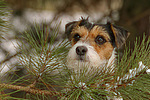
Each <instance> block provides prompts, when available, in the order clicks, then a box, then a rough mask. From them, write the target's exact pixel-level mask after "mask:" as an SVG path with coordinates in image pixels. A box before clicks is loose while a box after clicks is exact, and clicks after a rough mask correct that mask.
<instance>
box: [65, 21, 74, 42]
mask: <svg viewBox="0 0 150 100" xmlns="http://www.w3.org/2000/svg"><path fill="white" fill-rule="evenodd" d="M75 26H77V21H73V22H69V23H67V24H66V25H65V34H66V35H67V37H68V39H69V40H70V39H71V32H72V30H73V28H74V27H75Z"/></svg>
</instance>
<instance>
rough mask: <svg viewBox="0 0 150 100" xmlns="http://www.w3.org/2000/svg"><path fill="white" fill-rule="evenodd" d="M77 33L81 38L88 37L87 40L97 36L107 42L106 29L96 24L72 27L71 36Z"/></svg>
mask: <svg viewBox="0 0 150 100" xmlns="http://www.w3.org/2000/svg"><path fill="white" fill-rule="evenodd" d="M76 33H78V34H79V35H80V36H81V37H84V38H85V37H89V38H95V37H96V36H97V35H101V36H103V37H104V38H105V39H107V40H109V39H110V36H109V34H108V32H107V30H106V28H105V27H104V26H103V25H98V24H84V25H80V24H79V25H78V26H76V27H74V29H73V30H72V32H71V34H76Z"/></svg>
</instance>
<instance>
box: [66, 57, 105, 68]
mask: <svg viewBox="0 0 150 100" xmlns="http://www.w3.org/2000/svg"><path fill="white" fill-rule="evenodd" d="M105 64H106V62H104V61H102V62H101V63H100V62H99V63H98V62H91V61H89V60H87V59H86V60H85V59H82V58H81V59H79V58H78V59H68V60H67V67H68V68H71V69H74V70H78V69H82V68H85V67H86V68H92V67H95V68H97V67H100V66H102V65H105Z"/></svg>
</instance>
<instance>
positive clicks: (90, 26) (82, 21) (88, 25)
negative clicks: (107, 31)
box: [79, 19, 93, 30]
mask: <svg viewBox="0 0 150 100" xmlns="http://www.w3.org/2000/svg"><path fill="white" fill-rule="evenodd" d="M79 26H85V27H86V28H87V29H88V30H91V29H92V26H93V24H92V23H90V22H89V21H88V19H82V20H81V22H80V24H79Z"/></svg>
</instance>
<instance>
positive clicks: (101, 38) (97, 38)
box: [95, 35, 106, 45]
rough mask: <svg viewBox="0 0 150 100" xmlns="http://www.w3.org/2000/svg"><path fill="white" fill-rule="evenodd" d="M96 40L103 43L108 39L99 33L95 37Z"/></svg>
mask: <svg viewBox="0 0 150 100" xmlns="http://www.w3.org/2000/svg"><path fill="white" fill-rule="evenodd" d="M95 42H96V43H97V44H99V45H101V44H103V43H105V42H106V40H105V39H104V38H103V37H102V36H100V35H98V36H97V37H96V38H95Z"/></svg>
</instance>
